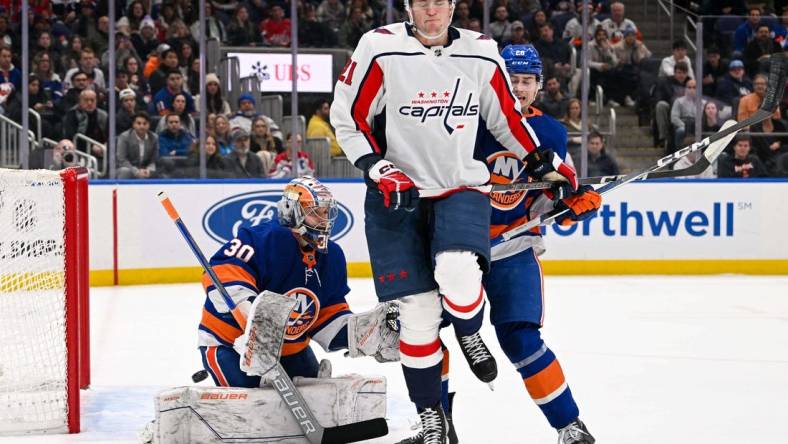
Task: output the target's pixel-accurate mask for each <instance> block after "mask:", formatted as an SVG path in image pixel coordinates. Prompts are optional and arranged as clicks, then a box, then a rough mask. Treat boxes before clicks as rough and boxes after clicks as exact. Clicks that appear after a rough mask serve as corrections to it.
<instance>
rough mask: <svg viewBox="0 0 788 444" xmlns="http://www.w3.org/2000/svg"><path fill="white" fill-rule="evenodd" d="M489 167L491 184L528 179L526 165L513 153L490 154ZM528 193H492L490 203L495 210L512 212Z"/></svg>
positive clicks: (488, 157) (521, 191)
mask: <svg viewBox="0 0 788 444" xmlns="http://www.w3.org/2000/svg"><path fill="white" fill-rule="evenodd" d="M487 166H488V168H489V169H490V183H493V184H507V183H514V182H522V179H523V178H526V177H527V176H526V174H525V164H524V163H523V161H522V160H521V159H520V158H519V157H517V155H515V154H514V153H512V152H511V151H498V152H496V153H493V154H490V155H489V156H487ZM527 193H528V192H527V191H525V190H518V191H502V192H495V193H490V203H491V204H492V206H493V208H496V209H499V210H503V211H507V210H511V209H513V208H516V207H517V206H518V205H520V203H521V202H522V201H523V199H524V198H525V195H526V194H527Z"/></svg>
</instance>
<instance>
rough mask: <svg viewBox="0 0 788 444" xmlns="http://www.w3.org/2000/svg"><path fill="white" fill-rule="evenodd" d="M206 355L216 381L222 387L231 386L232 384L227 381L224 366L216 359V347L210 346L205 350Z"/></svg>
mask: <svg viewBox="0 0 788 444" xmlns="http://www.w3.org/2000/svg"><path fill="white" fill-rule="evenodd" d="M205 357H206V358H207V359H206V360H207V361H208V367H210V368H211V372H212V373H213V374H214V376H216V381H217V382H219V385H220V386H222V387H229V386H230V384H228V383H227V379H225V377H224V373H222V368H221V367H219V361H217V360H216V347H208V350H206V352H205Z"/></svg>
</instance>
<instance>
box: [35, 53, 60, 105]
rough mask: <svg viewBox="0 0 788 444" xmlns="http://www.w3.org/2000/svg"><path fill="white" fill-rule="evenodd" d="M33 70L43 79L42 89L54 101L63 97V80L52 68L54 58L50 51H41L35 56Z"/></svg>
mask: <svg viewBox="0 0 788 444" xmlns="http://www.w3.org/2000/svg"><path fill="white" fill-rule="evenodd" d="M32 71H33V73H35V75H37V76H38V78H39V79H40V80H41V89H42V90H43V91H44V92H46V94H47V95H48V96H49V98H50V99H51V100H52V101H53V102H55V103H57V101H58V100H60V99H61V98H62V97H63V82H61V81H60V76H59V75H57V73H56V72H55V70H54V69H52V59H51V58H50V55H49V53H46V52H39V53H38V54H36V55H35V56H34V57H33V66H32Z"/></svg>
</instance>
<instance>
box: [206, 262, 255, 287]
mask: <svg viewBox="0 0 788 444" xmlns="http://www.w3.org/2000/svg"><path fill="white" fill-rule="evenodd" d="M213 271H214V273H216V276H217V277H218V278H219V281H220V282H221V283H226V282H246V283H247V284H249V285H251V286H252V287H254V288H255V289H257V284H256V283H255V280H254V277H252V275H251V274H249V272H248V271H246V270H244V269H243V268H242V267H240V266H238V265H234V264H220V265H214V267H213ZM211 285H213V282H211V278H210V276H208V273H203V274H202V288H203V289H204V290H208V287H210V286H211Z"/></svg>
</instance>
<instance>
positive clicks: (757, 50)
mask: <svg viewBox="0 0 788 444" xmlns="http://www.w3.org/2000/svg"><path fill="white" fill-rule="evenodd" d="M782 51H783V49H782V47H781V46H780V45H779V44H778V43H777V42H775V41H774V39H772V36H771V30H770V29H769V25H767V24H766V23H761V24H760V25H758V28H757V30H756V32H755V37H754V38H753V39H752V40H750V43H747V47H746V48H745V49H744V63H745V67H746V68H747V72H748V73H749V74H750V75H751V76H754V75H755V74H757V73H758V72H762V71H767V70H768V68H766V63H767V62H768V60H769V56H771V55H772V54H774V53H776V52H782Z"/></svg>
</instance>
